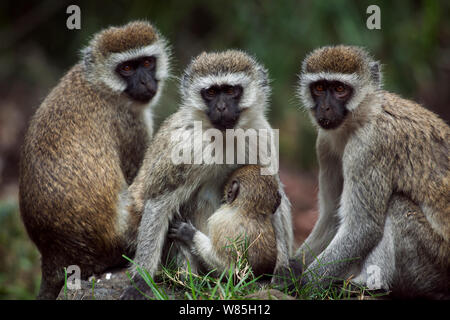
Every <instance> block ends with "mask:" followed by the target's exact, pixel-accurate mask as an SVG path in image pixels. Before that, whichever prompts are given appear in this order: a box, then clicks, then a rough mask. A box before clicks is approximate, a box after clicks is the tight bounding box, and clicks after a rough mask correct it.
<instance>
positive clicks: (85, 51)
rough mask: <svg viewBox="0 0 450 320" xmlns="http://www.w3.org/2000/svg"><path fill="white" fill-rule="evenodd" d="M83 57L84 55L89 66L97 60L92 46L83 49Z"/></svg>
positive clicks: (84, 59)
mask: <svg viewBox="0 0 450 320" xmlns="http://www.w3.org/2000/svg"><path fill="white" fill-rule="evenodd" d="M81 57H82V59H83V61H84V63H85V65H87V66H89V65H91V64H93V63H94V62H95V61H94V55H93V54H92V49H91V47H87V48H84V49H83V50H81Z"/></svg>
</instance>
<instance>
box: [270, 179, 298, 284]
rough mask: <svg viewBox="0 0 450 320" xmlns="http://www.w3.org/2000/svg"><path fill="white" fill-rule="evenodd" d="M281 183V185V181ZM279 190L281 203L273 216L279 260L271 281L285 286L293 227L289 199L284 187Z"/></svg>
mask: <svg viewBox="0 0 450 320" xmlns="http://www.w3.org/2000/svg"><path fill="white" fill-rule="evenodd" d="M279 183H280V185H281V182H279ZM279 192H280V194H281V203H280V206H279V207H278V209H277V211H276V212H275V214H274V215H273V217H272V221H273V227H274V232H275V237H276V241H277V261H276V264H275V270H274V276H273V277H272V280H271V282H272V283H273V284H275V285H278V286H283V285H284V284H285V281H286V278H289V277H288V274H289V270H288V268H289V258H290V257H291V251H292V241H293V229H292V217H291V208H290V207H291V205H290V203H289V199H288V198H287V196H286V194H285V193H284V190H283V188H280V189H279Z"/></svg>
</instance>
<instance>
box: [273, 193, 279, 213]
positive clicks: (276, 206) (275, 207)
mask: <svg viewBox="0 0 450 320" xmlns="http://www.w3.org/2000/svg"><path fill="white" fill-rule="evenodd" d="M280 204H281V194H280V193H279V192H278V191H277V194H276V196H275V205H274V208H273V210H272V214H274V213H275V212H277V209H278V207H279V206H280Z"/></svg>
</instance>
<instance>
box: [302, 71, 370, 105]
mask: <svg viewBox="0 0 450 320" xmlns="http://www.w3.org/2000/svg"><path fill="white" fill-rule="evenodd" d="M319 80H328V81H339V82H342V83H344V84H346V85H349V86H351V87H352V88H353V95H352V97H351V98H350V100H349V101H348V103H347V105H346V108H347V109H348V110H349V111H354V110H356V108H357V107H358V106H359V105H360V103H361V102H362V101H363V100H364V98H365V97H366V96H367V94H369V93H372V92H374V91H375V90H376V89H375V88H374V87H373V86H372V85H370V84H368V83H369V81H368V80H367V79H364V78H361V77H360V76H358V75H357V74H356V73H352V74H344V73H330V72H319V73H303V74H301V75H300V82H299V84H300V86H299V89H298V95H299V97H300V99H301V101H302V103H303V105H304V106H305V108H307V109H312V108H314V105H315V103H314V99H313V97H312V95H311V90H310V89H309V86H310V85H311V83H313V82H316V81H319Z"/></svg>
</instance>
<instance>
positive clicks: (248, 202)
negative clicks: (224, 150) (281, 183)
mask: <svg viewBox="0 0 450 320" xmlns="http://www.w3.org/2000/svg"><path fill="white" fill-rule="evenodd" d="M224 200H225V202H226V203H227V204H228V205H230V206H233V207H238V208H241V209H243V212H245V213H247V214H264V215H270V214H273V213H275V211H276V210H277V209H278V206H279V205H280V201H281V195H280V193H279V192H278V182H277V180H276V178H275V177H274V176H271V175H261V167H260V166H257V165H246V166H244V167H242V168H240V169H238V170H236V171H235V172H234V173H233V174H232V175H231V177H230V178H229V179H228V181H227V183H226V185H225V188H224Z"/></svg>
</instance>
